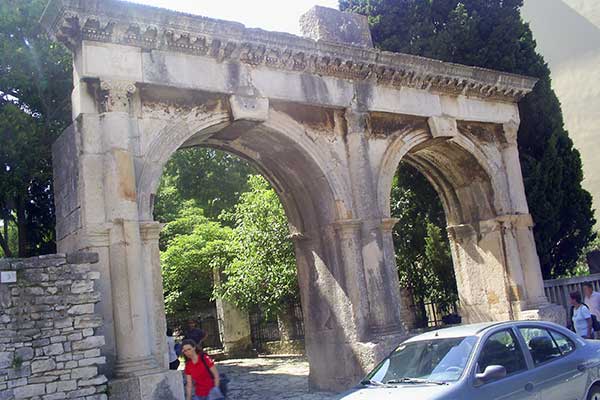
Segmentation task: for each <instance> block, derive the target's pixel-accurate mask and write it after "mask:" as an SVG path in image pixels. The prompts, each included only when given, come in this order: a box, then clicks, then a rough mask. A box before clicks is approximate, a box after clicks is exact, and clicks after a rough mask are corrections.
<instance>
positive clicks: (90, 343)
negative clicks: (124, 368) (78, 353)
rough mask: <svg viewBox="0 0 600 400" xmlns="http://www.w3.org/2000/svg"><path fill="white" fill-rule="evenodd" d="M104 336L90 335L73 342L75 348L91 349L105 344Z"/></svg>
mask: <svg viewBox="0 0 600 400" xmlns="http://www.w3.org/2000/svg"><path fill="white" fill-rule="evenodd" d="M104 343H105V342H104V336H90V337H87V338H85V339H83V340H80V341H78V342H73V343H72V345H71V346H72V347H73V350H89V349H94V348H98V347H102V346H104Z"/></svg>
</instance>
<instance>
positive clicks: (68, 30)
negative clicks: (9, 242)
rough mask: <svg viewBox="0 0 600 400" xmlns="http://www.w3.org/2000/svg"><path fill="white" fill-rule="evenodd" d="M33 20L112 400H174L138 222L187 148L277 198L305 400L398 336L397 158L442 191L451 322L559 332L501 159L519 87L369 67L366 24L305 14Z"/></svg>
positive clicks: (70, 218) (324, 13)
mask: <svg viewBox="0 0 600 400" xmlns="http://www.w3.org/2000/svg"><path fill="white" fill-rule="evenodd" d="M42 23H43V24H44V26H45V27H46V28H47V30H48V32H49V33H50V34H51V35H52V36H53V37H54V38H55V39H56V40H59V41H61V42H63V43H65V44H66V45H67V46H68V47H69V49H71V51H72V52H73V56H74V89H73V96H72V100H73V121H74V122H73V125H72V126H71V127H70V128H69V129H67V130H66V131H65V132H64V133H63V135H62V136H61V137H60V138H59V139H58V141H57V142H56V144H55V145H54V149H53V152H54V170H55V193H56V207H57V236H58V246H59V250H60V251H61V252H66V251H75V250H88V251H94V252H97V253H98V254H99V258H100V262H99V263H98V264H97V268H98V271H99V272H100V274H101V277H102V279H101V280H100V282H101V287H100V290H101V292H102V296H103V297H102V301H101V302H100V303H99V309H100V311H101V313H102V315H103V317H104V325H103V327H102V332H101V333H102V334H103V335H104V336H105V339H106V345H105V347H104V355H105V356H106V357H107V361H108V363H107V367H106V371H105V372H106V373H107V374H108V375H109V376H110V377H111V378H112V386H111V391H110V393H111V396H112V397H113V398H131V399H134V398H177V396H179V395H180V390H181V389H180V386H181V385H180V377H178V376H177V375H174V374H172V373H169V372H167V371H166V367H167V364H166V359H165V338H164V332H165V319H164V312H163V308H164V305H163V297H162V282H161V276H160V265H159V251H158V235H159V231H160V228H161V226H160V224H159V223H157V222H155V221H153V217H152V211H153V201H154V195H155V193H156V190H157V186H158V183H159V180H160V176H161V171H162V168H163V166H164V165H165V163H166V162H167V160H168V159H169V158H170V156H171V155H172V154H173V153H174V152H175V151H176V150H177V149H179V148H181V147H186V146H210V147H215V148H219V149H223V150H225V151H228V152H232V153H235V154H237V155H239V156H240V157H243V158H245V159H247V160H250V161H251V162H252V163H254V164H255V165H256V166H257V167H258V168H259V169H260V170H261V171H262V172H263V173H264V174H265V176H266V177H267V178H268V179H269V180H270V182H271V183H272V184H273V186H274V187H275V188H276V190H277V192H278V194H279V196H280V198H281V200H282V203H283V205H284V207H285V210H286V213H287V215H288V219H289V224H290V232H291V238H292V239H293V241H294V243H295V250H296V257H297V264H298V276H299V284H300V288H301V298H302V304H303V309H304V310H305V320H306V321H305V326H306V349H307V353H308V356H309V360H310V365H311V375H310V381H311V383H312V385H313V386H314V387H318V388H326V389H340V388H344V387H347V386H348V385H350V384H352V383H354V382H355V381H356V379H358V378H359V377H360V376H361V375H362V373H363V369H364V368H366V367H368V366H370V365H372V364H373V363H374V362H376V361H377V360H378V359H379V358H380V357H381V356H382V355H383V354H385V353H386V352H387V351H388V350H389V349H390V346H391V344H393V343H396V342H397V341H398V340H399V339H400V338H402V337H404V336H405V335H406V334H407V329H408V326H407V321H409V320H410V316H409V315H408V311H407V309H406V306H405V304H406V302H404V301H403V299H402V296H401V295H400V291H399V288H398V276H397V272H396V265H395V260H394V248H393V242H392V236H391V231H392V228H393V226H394V224H395V220H394V219H393V218H390V204H389V203H390V188H391V184H392V179H393V176H394V173H395V171H396V169H397V166H398V164H399V163H400V161H406V162H409V163H410V164H411V165H413V166H415V167H416V168H418V169H419V170H420V171H421V172H422V173H423V174H424V175H425V176H426V177H427V178H428V179H429V180H430V181H431V183H432V184H433V185H434V187H435V188H436V190H437V191H438V193H439V194H440V197H441V199H442V202H443V204H444V207H445V210H446V214H447V220H448V234H449V237H450V242H451V246H452V253H453V259H454V264H455V269H456V277H457V284H458V288H459V292H460V302H461V314H462V316H463V319H464V320H466V321H469V322H474V321H482V320H503V319H510V318H555V317H557V314H556V313H557V311H556V310H557V308H555V307H553V306H552V305H550V304H548V302H547V300H546V297H545V296H544V291H543V283H542V277H541V274H540V267H539V261H538V257H537V254H536V249H535V243H534V239H533V234H532V226H533V222H532V220H531V216H530V215H529V211H528V208H527V202H526V199H525V194H524V189H523V180H522V176H521V169H520V165H519V157H518V151H517V144H516V139H517V138H516V136H517V129H518V126H519V112H518V108H517V101H518V100H519V99H520V98H521V97H523V96H524V95H526V94H527V93H528V92H529V91H531V89H532V88H533V86H534V84H535V81H534V80H532V79H529V78H526V77H522V76H516V75H510V74H505V73H499V72H495V71H490V70H484V69H479V68H472V67H466V66H462V65H455V64H447V63H443V62H440V61H435V60H430V59H425V58H419V57H414V56H408V55H404V54H393V53H387V52H382V51H378V50H375V49H373V47H372V43H371V38H370V35H369V32H368V27H367V22H366V19H365V18H364V17H362V16H358V15H353V14H347V13H341V12H338V11H336V10H331V9H325V8H319V7H316V8H313V9H312V10H311V11H309V12H308V13H307V14H305V15H304V16H303V18H302V21H301V24H302V26H303V30H304V33H305V36H306V37H304V38H301V37H297V36H293V35H289V34H284V33H273V32H266V31H262V30H259V29H247V28H245V27H244V26H243V25H240V24H238V23H233V22H226V21H217V20H213V19H208V18H204V17H199V16H192V15H185V14H180V13H176V12H171V11H166V10H161V9H156V8H151V7H146V6H141V5H135V4H130V3H125V2H119V1H114V0H51V1H50V4H49V6H48V7H47V9H46V11H45V13H44V16H43V18H42ZM403 305H404V306H403ZM331 363H335V368H332V366H331ZM169 396H171V397H169Z"/></svg>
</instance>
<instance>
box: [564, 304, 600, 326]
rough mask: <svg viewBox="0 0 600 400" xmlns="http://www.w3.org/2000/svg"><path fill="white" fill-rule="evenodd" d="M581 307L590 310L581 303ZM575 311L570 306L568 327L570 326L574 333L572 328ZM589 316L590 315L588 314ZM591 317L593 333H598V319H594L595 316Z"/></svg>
mask: <svg viewBox="0 0 600 400" xmlns="http://www.w3.org/2000/svg"><path fill="white" fill-rule="evenodd" d="M581 305H582V306H585V308H587V309H588V310H589V309H590V308H589V307H588V306H587V304H585V303H581ZM574 310H575V307H573V306H571V316H570V318H569V325H570V326H571V330H572V331H575V327H574V326H573V322H572V321H573V312H574ZM590 314H591V313H590ZM591 315H592V329H593V330H594V332H600V322H598V318H596V316H595V315H594V314H591Z"/></svg>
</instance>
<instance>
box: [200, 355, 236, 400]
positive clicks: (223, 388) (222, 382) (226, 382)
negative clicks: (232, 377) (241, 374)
mask: <svg viewBox="0 0 600 400" xmlns="http://www.w3.org/2000/svg"><path fill="white" fill-rule="evenodd" d="M205 354H206V353H201V354H200V360H201V361H202V364H203V365H204V368H206V370H207V371H208V373H209V374H210V377H211V379H212V380H213V382H214V381H215V376H214V375H213V373H212V371H211V370H210V368H208V364H206V360H205V359H204V355H205ZM219 377H220V378H221V379H220V382H219V389H220V390H221V393H222V394H223V397H225V398H226V397H227V390H228V386H229V378H228V377H227V374H219Z"/></svg>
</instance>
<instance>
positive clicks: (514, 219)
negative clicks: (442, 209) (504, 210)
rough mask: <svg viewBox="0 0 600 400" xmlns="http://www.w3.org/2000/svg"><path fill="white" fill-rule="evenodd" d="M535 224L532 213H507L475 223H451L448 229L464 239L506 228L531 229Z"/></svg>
mask: <svg viewBox="0 0 600 400" xmlns="http://www.w3.org/2000/svg"><path fill="white" fill-rule="evenodd" d="M534 225H535V224H534V222H533V217H532V216H531V214H505V215H499V216H497V217H496V218H491V219H487V220H484V221H479V222H477V223H475V224H459V225H449V226H447V227H446V229H447V231H448V234H449V235H453V236H454V237H455V238H456V239H460V240H463V239H467V238H469V237H475V236H483V235H486V234H488V233H491V232H495V231H500V230H503V231H505V230H506V229H531V228H533V227H534Z"/></svg>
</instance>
